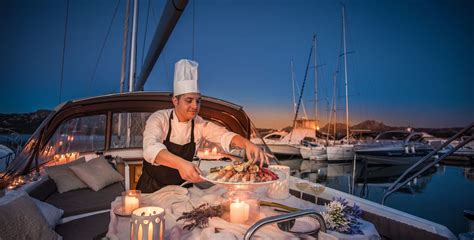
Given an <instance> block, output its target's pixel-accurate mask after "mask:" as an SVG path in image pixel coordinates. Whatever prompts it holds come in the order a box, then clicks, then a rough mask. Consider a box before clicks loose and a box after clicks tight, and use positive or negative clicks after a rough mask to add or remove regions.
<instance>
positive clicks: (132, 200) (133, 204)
mask: <svg viewBox="0 0 474 240" xmlns="http://www.w3.org/2000/svg"><path fill="white" fill-rule="evenodd" d="M123 206H124V210H125V213H126V214H130V213H132V211H133V210H135V209H137V208H138V207H139V200H138V198H137V197H135V196H125V198H124V205H123Z"/></svg>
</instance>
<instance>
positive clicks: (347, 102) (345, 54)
mask: <svg viewBox="0 0 474 240" xmlns="http://www.w3.org/2000/svg"><path fill="white" fill-rule="evenodd" d="M342 39H343V43H344V85H345V87H346V137H347V143H349V97H348V91H347V49H346V17H345V6H344V5H342Z"/></svg>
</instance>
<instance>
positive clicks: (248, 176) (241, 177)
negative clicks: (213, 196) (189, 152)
mask: <svg viewBox="0 0 474 240" xmlns="http://www.w3.org/2000/svg"><path fill="white" fill-rule="evenodd" d="M206 178H207V179H209V180H213V181H219V182H229V183H255V182H268V181H273V180H277V179H278V175H277V174H275V173H274V172H272V171H271V170H270V169H268V168H261V167H259V166H258V165H256V164H255V163H249V162H240V161H238V162H234V163H233V164H232V165H227V166H221V167H214V168H211V169H210V172H209V174H208V175H207V176H206Z"/></svg>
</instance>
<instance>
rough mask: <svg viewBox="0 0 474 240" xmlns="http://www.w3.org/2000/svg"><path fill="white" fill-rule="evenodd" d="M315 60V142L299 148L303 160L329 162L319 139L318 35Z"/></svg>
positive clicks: (305, 143) (314, 43) (314, 48)
mask: <svg viewBox="0 0 474 240" xmlns="http://www.w3.org/2000/svg"><path fill="white" fill-rule="evenodd" d="M313 51H314V54H313V58H314V61H313V63H314V66H313V67H314V119H315V122H316V127H315V129H314V132H315V141H305V142H303V143H302V145H301V146H300V147H299V149H300V153H301V157H302V158H303V159H310V160H319V161H325V160H327V155H326V147H325V146H324V145H323V144H321V142H322V141H321V140H322V139H318V134H317V132H318V131H319V126H318V125H319V124H318V122H319V121H318V100H317V99H318V69H317V57H316V56H317V55H316V35H314V36H313Z"/></svg>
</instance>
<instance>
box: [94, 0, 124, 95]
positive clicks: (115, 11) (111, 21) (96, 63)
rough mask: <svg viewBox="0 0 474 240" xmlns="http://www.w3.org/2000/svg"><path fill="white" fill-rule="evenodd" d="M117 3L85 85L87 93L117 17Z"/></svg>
mask: <svg viewBox="0 0 474 240" xmlns="http://www.w3.org/2000/svg"><path fill="white" fill-rule="evenodd" d="M119 3H120V0H118V1H117V4H116V5H115V10H114V15H113V16H112V19H111V20H110V24H109V29H107V34H106V35H105V39H104V41H103V42H102V47H101V48H100V53H99V56H98V57H97V61H96V62H95V66H94V70H93V71H92V76H91V78H90V80H89V82H88V83H87V90H88V91H89V93H90V92H91V90H92V88H91V83H92V80H94V78H95V73H96V72H97V66H99V62H100V58H101V57H102V53H103V52H104V48H105V44H106V43H107V39H108V38H109V34H110V29H111V28H112V24H113V23H114V19H115V16H116V15H117V10H118V6H119Z"/></svg>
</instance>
